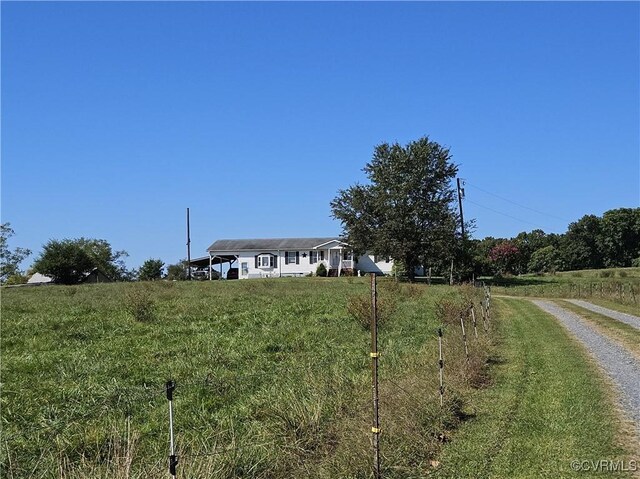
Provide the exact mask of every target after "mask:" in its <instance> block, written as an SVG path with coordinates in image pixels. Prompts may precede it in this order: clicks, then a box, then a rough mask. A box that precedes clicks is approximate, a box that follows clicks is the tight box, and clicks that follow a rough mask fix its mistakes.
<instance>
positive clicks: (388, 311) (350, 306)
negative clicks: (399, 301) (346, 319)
mask: <svg viewBox="0 0 640 479" xmlns="http://www.w3.org/2000/svg"><path fill="white" fill-rule="evenodd" d="M377 304H378V326H381V325H383V324H384V323H385V322H386V321H388V320H389V318H390V317H391V316H392V315H393V313H394V311H395V310H396V300H395V298H393V297H388V296H379V297H378V299H377ZM347 313H349V316H351V317H352V318H353V319H355V320H356V321H357V322H358V324H360V326H362V327H363V328H364V329H369V326H370V325H371V295H369V294H362V295H358V296H352V297H350V298H349V301H348V303H347Z"/></svg>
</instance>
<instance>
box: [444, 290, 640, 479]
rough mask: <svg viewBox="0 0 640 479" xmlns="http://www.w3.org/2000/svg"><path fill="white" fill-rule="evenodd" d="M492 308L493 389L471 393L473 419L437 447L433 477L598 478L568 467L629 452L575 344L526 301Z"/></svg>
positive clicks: (602, 389)
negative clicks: (495, 341)
mask: <svg viewBox="0 0 640 479" xmlns="http://www.w3.org/2000/svg"><path fill="white" fill-rule="evenodd" d="M494 304H495V307H496V309H497V311H498V312H499V314H500V316H501V318H502V319H501V321H500V323H499V330H500V335H501V338H502V341H501V344H500V358H499V360H498V361H497V364H496V365H495V368H494V385H493V387H491V388H489V389H486V390H482V391H479V392H478V394H477V397H476V398H475V401H474V403H475V404H476V408H477V411H476V418H475V419H474V420H472V421H469V422H467V423H465V424H463V425H462V426H461V428H460V429H459V430H458V432H457V433H456V437H455V440H454V441H452V442H451V443H449V444H448V445H446V447H445V448H444V450H443V452H442V454H441V456H440V461H441V469H440V470H439V474H438V477H451V478H454V477H455V478H463V477H473V478H489V477H491V478H513V477H518V478H527V477H530V478H539V477H549V478H557V477H563V478H567V477H579V478H585V477H594V476H601V475H602V473H596V472H589V471H574V470H572V468H571V462H572V461H573V460H594V461H596V460H600V459H610V460H616V459H627V460H628V459H629V458H630V457H631V455H632V454H634V453H635V454H637V453H638V451H637V450H635V451H634V448H637V445H636V444H629V443H628V442H627V441H625V440H624V439H623V436H622V435H621V433H620V431H621V428H622V425H621V423H620V421H619V419H618V417H617V416H616V414H615V412H614V411H615V407H613V403H612V398H611V397H610V396H609V393H608V392H607V386H606V383H605V381H604V380H603V379H602V378H601V376H600V373H599V372H598V370H597V368H596V367H595V365H594V364H592V362H591V361H590V359H589V358H588V356H587V355H586V353H585V352H584V351H583V350H582V349H581V347H580V345H579V344H578V343H576V342H575V341H574V340H573V339H571V338H570V337H569V336H568V334H567V333H566V331H565V330H564V329H563V328H562V327H561V326H560V325H559V324H557V323H556V322H555V321H554V319H553V318H552V317H551V316H549V315H547V314H546V313H544V312H543V311H541V310H539V309H538V308H536V307H535V306H534V305H533V304H531V303H530V302H528V301H525V300H519V299H502V298H496V299H495V300H494ZM607 477H628V473H626V474H625V473H610V474H609V475H607Z"/></svg>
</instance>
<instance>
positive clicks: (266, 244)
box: [207, 236, 342, 252]
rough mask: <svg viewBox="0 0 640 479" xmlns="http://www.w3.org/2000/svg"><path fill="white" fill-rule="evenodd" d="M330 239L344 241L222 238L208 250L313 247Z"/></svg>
mask: <svg viewBox="0 0 640 479" xmlns="http://www.w3.org/2000/svg"><path fill="white" fill-rule="evenodd" d="M330 241H342V240H341V239H340V238H339V237H338V236H332V237H330V238H266V239H222V240H218V241H216V242H215V243H213V244H212V245H211V246H209V247H208V248H207V251H221V252H222V251H229V252H231V251H268V250H281V251H284V250H302V249H313V248H314V247H316V246H319V245H321V244H323V243H328V242H330Z"/></svg>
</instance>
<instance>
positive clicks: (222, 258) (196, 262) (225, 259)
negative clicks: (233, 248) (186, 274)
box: [189, 254, 238, 268]
mask: <svg viewBox="0 0 640 479" xmlns="http://www.w3.org/2000/svg"><path fill="white" fill-rule="evenodd" d="M237 259H238V257H237V256H236V255H234V254H226V255H225V254H216V255H211V258H210V257H209V256H203V257H201V258H194V259H192V260H191V263H189V265H190V266H194V267H196V268H208V267H209V264H212V265H214V264H224V263H233V262H234V261H235V260H237Z"/></svg>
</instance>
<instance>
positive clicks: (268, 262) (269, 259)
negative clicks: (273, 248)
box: [258, 254, 273, 268]
mask: <svg viewBox="0 0 640 479" xmlns="http://www.w3.org/2000/svg"><path fill="white" fill-rule="evenodd" d="M271 267H273V256H271V255H270V254H261V255H260V256H258V268H271Z"/></svg>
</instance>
